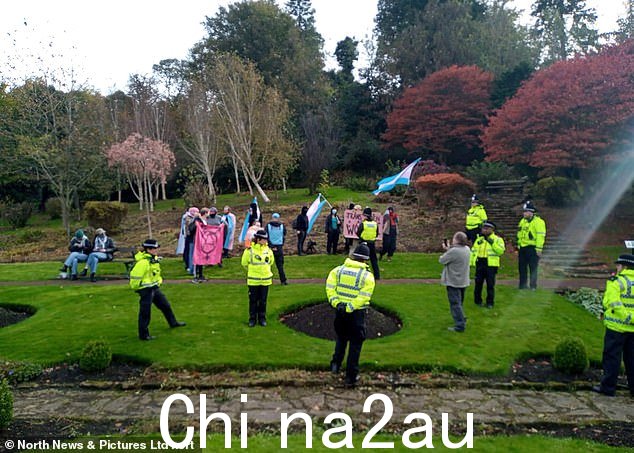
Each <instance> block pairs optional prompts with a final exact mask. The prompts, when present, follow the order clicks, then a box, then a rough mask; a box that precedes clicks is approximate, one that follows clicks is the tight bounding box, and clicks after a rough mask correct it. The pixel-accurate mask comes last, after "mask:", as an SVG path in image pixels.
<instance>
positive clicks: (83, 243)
mask: <svg viewBox="0 0 634 453" xmlns="http://www.w3.org/2000/svg"><path fill="white" fill-rule="evenodd" d="M68 250H69V251H70V255H68V258H66V261H64V266H62V268H61V269H60V272H61V273H62V278H65V277H66V273H67V272H68V271H69V270H70V279H71V280H77V263H79V262H81V263H84V262H86V260H87V259H88V254H89V253H90V252H91V251H92V246H91V244H90V239H88V236H86V235H85V234H84V230H77V231H75V235H74V236H73V238H72V239H71V240H70V245H69V246H68Z"/></svg>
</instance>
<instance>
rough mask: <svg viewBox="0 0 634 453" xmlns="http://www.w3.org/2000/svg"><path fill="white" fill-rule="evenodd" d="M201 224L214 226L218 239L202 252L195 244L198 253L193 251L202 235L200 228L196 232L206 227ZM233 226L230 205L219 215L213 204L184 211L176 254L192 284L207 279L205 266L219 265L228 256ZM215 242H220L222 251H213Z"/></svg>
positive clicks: (232, 238) (220, 265) (216, 244)
mask: <svg viewBox="0 0 634 453" xmlns="http://www.w3.org/2000/svg"><path fill="white" fill-rule="evenodd" d="M203 225H204V226H211V227H215V229H214V230H213V231H214V232H215V233H216V234H215V235H214V239H216V238H219V239H220V241H217V240H215V241H214V244H213V248H214V249H213V250H208V251H207V253H202V252H200V250H201V247H198V250H199V253H196V250H197V249H196V246H197V241H200V242H202V241H203V238H204V235H203V234H202V231H201V233H198V231H199V230H203V229H204V228H205V227H204V226H203ZM235 227H236V216H235V214H233V213H232V212H231V208H230V207H229V206H225V207H224V210H223V214H222V215H220V214H219V213H218V209H217V208H216V207H215V206H212V207H210V208H201V209H198V208H197V207H195V206H192V207H190V208H189V209H188V210H187V211H186V212H185V213H184V214H183V216H182V217H181V229H180V233H179V236H178V245H177V247H176V253H177V254H182V255H183V262H184V264H185V269H186V270H187V272H188V273H190V274H191V275H193V276H194V279H193V280H192V282H193V283H201V282H203V281H205V280H206V278H205V275H204V268H205V265H217V266H218V267H222V259H223V258H228V257H229V256H230V253H231V251H232V250H233V242H234V233H235ZM218 243H220V244H222V251H221V250H220V249H219V248H218V249H217V250H216V248H217V247H218Z"/></svg>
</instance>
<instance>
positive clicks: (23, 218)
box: [0, 201, 33, 228]
mask: <svg viewBox="0 0 634 453" xmlns="http://www.w3.org/2000/svg"><path fill="white" fill-rule="evenodd" d="M0 209H2V218H3V219H4V220H5V221H6V222H7V223H8V224H9V225H11V226H12V227H13V228H24V227H25V226H26V224H27V222H28V221H29V218H30V217H31V214H32V213H33V205H32V204H31V203H29V202H28V201H23V202H21V203H12V202H4V203H2V206H0Z"/></svg>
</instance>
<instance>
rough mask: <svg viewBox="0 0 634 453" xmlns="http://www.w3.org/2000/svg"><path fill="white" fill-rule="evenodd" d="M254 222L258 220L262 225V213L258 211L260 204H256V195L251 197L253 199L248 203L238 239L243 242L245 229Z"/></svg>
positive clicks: (245, 233) (245, 234)
mask: <svg viewBox="0 0 634 453" xmlns="http://www.w3.org/2000/svg"><path fill="white" fill-rule="evenodd" d="M255 222H259V224H260V225H262V213H261V212H260V206H259V205H258V197H253V201H252V202H251V204H250V205H249V210H248V211H247V213H246V215H245V217H244V224H243V225H242V231H241V232H240V236H239V237H238V241H240V242H242V243H244V240H245V238H246V236H247V230H248V229H249V227H251V226H253V225H254V224H255Z"/></svg>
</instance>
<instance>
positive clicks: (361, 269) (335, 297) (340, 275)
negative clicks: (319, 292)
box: [326, 258, 374, 313]
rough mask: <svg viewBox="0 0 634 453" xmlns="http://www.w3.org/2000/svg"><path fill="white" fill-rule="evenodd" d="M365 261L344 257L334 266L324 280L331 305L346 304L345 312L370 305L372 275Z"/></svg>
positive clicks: (372, 286) (372, 288)
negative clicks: (340, 263)
mask: <svg viewBox="0 0 634 453" xmlns="http://www.w3.org/2000/svg"><path fill="white" fill-rule="evenodd" d="M367 268H368V266H367V264H365V263H361V262H359V261H355V260H352V259H350V258H346V261H345V262H344V263H343V264H342V265H341V266H338V267H335V268H334V269H333V270H331V271H330V273H329V274H328V279H327V280H326V295H327V296H328V302H329V303H330V305H332V306H333V307H335V308H336V307H337V305H338V304H340V303H342V302H343V303H345V304H346V312H348V313H352V312H353V311H354V310H361V309H364V308H367V307H368V306H369V305H370V299H371V298H372V293H373V292H374V276H373V275H372V274H371V273H370V272H368V270H367Z"/></svg>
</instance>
